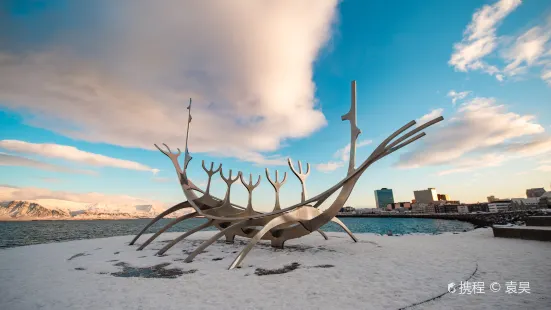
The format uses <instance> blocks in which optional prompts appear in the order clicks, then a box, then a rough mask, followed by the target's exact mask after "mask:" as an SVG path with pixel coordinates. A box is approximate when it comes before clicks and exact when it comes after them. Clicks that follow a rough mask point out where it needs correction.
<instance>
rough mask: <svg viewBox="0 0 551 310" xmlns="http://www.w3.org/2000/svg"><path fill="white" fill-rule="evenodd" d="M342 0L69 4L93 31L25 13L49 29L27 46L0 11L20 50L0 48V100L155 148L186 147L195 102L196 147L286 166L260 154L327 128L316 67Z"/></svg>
mask: <svg viewBox="0 0 551 310" xmlns="http://www.w3.org/2000/svg"><path fill="white" fill-rule="evenodd" d="M338 2H339V1H338V0H325V1H306V2H305V1H275V2H272V1H270V2H266V1H251V2H247V1H245V2H235V1H214V2H213V1H160V2H157V1H143V0H136V1H131V2H125V1H121V2H119V1H93V3H91V4H90V5H87V6H81V5H77V4H76V2H75V4H71V3H68V4H67V7H66V11H69V13H67V12H66V11H64V12H63V14H70V15H71V16H77V17H78V16H82V15H85V16H86V19H85V22H86V23H87V25H88V26H91V27H85V26H82V24H81V23H82V22H84V21H83V20H82V19H79V18H74V19H67V18H65V16H63V15H61V13H58V14H59V15H56V12H51V14H52V15H51V16H52V18H51V19H49V18H48V19H44V18H42V17H43V16H42V15H39V14H37V15H32V14H30V15H28V16H26V17H25V21H24V23H26V24H33V27H36V28H41V27H48V29H52V33H51V34H52V35H51V36H46V37H44V38H43V40H40V45H37V46H34V45H33V46H30V47H29V46H19V45H18V44H20V43H21V42H26V43H29V42H34V41H33V40H31V39H32V38H30V37H28V36H29V35H30V34H29V33H28V32H26V31H21V32H18V30H19V29H26V26H25V25H26V24H21V23H23V21H22V20H20V19H15V18H13V19H11V18H10V17H9V16H7V17H6V16H3V18H5V20H3V22H4V23H3V25H5V26H6V27H7V28H6V29H10V31H11V33H10V36H9V37H13V38H18V40H17V41H14V42H9V43H10V44H6V45H5V46H10V50H18V53H17V54H14V53H10V52H9V51H8V50H4V51H3V54H2V50H0V103H1V104H2V105H5V106H7V107H8V108H11V109H14V110H17V111H20V110H25V111H28V112H29V113H25V115H24V117H25V118H26V122H27V123H28V124H30V125H33V126H38V127H41V128H46V129H49V130H52V131H54V132H56V133H59V134H62V135H65V136H69V137H72V138H74V139H80V140H85V141H90V142H102V143H109V144H113V145H119V146H125V147H138V148H144V149H152V150H153V149H154V148H153V146H152V144H153V143H155V142H157V143H162V142H165V143H167V144H169V145H171V146H174V147H177V146H180V147H181V146H183V144H184V140H185V131H186V128H185V125H186V120H187V110H186V109H185V107H186V105H187V103H186V101H187V98H190V97H191V98H193V109H192V113H193V121H192V123H191V132H190V144H189V145H190V151H191V152H208V153H210V154H213V155H216V156H225V157H235V158H238V159H240V160H243V161H249V162H255V163H261V164H281V163H284V161H283V160H281V159H274V158H266V156H265V154H267V153H268V154H269V153H271V152H274V151H276V150H277V149H278V148H279V147H280V146H281V143H282V141H284V140H285V139H289V138H292V139H295V138H302V137H307V136H309V135H310V134H312V133H313V132H315V131H316V130H318V129H319V128H321V127H323V126H325V125H326V119H325V117H324V115H323V113H322V112H321V110H320V109H319V107H318V106H317V105H316V99H315V84H314V83H313V80H312V76H313V74H312V72H313V63H314V61H315V59H316V58H317V56H318V53H319V52H320V50H321V49H322V47H323V46H324V45H325V44H326V42H327V41H328V40H329V39H330V37H331V34H332V28H333V25H334V22H335V19H336V13H337V10H336V9H337V5H338ZM90 7H93V9H90ZM104 12H108V14H107V15H103V14H105V13H104ZM212 12H224V14H212ZM244 16H246V18H243V17H244ZM46 23H47V24H46ZM73 23H74V24H73ZM88 23H90V24H88ZM57 29H59V32H56V30H57ZM66 29H71V31H70V32H67V31H66ZM48 38H55V40H50V41H49V40H48ZM190 42H193V44H189V43H190ZM297 42H300V44H297ZM26 43H25V44H26ZM61 46H62V47H63V48H61ZM282 46H292V48H283V49H282V48H281V47H282ZM25 48H27V49H25ZM19 50H22V52H19ZM29 115H30V116H29Z"/></svg>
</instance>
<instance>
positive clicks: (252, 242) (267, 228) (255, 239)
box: [228, 216, 289, 269]
mask: <svg viewBox="0 0 551 310" xmlns="http://www.w3.org/2000/svg"><path fill="white" fill-rule="evenodd" d="M286 223H289V219H287V218H286V217H285V216H280V217H277V218H275V219H273V220H271V221H270V222H268V223H267V224H266V225H265V226H264V227H263V228H262V229H261V230H260V231H259V232H258V233H256V235H255V236H254V237H253V238H251V240H250V241H249V244H247V246H246V247H245V248H244V249H243V250H242V251H241V253H239V255H237V257H236V258H235V260H234V261H233V263H232V264H231V265H230V267H229V268H228V269H233V268H235V267H239V266H240V265H241V262H242V261H243V259H244V258H245V256H246V255H247V254H248V253H249V251H250V250H251V249H252V248H253V247H254V246H255V245H256V244H257V243H258V241H259V240H260V239H261V238H262V237H263V236H264V235H265V234H266V233H268V232H270V230H271V229H273V228H276V227H277V226H279V225H282V224H286Z"/></svg>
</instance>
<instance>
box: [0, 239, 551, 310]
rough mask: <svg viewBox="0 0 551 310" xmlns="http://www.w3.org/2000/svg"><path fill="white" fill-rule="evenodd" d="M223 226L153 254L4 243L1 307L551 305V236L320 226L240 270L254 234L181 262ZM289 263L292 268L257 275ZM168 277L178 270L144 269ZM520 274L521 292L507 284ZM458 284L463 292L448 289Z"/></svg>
mask: <svg viewBox="0 0 551 310" xmlns="http://www.w3.org/2000/svg"><path fill="white" fill-rule="evenodd" d="M212 234H213V232H201V233H198V234H196V235H194V237H193V238H191V239H190V240H188V241H185V242H182V243H181V244H179V245H178V246H176V247H174V248H172V249H171V250H170V251H168V252H167V254H168V255H167V256H164V257H156V256H154V255H153V254H154V253H155V250H158V249H159V248H161V247H162V246H163V245H164V244H166V240H170V239H173V238H174V237H175V236H177V235H179V233H170V234H166V235H165V236H164V238H160V240H159V241H156V242H154V243H153V244H151V245H150V246H149V247H148V248H146V249H145V250H144V251H135V249H136V248H137V247H138V246H139V242H138V244H136V245H135V246H128V242H129V241H130V240H131V238H132V237H131V236H125V237H113V238H105V239H92V240H81V241H71V242H64V243H55V244H43V245H33V246H26V247H18V248H12V249H7V250H1V251H0V279H1V280H0V309H10V310H17V309H25V310H27V309H39V308H40V309H163V310H166V309H340V310H343V309H399V308H404V307H409V308H408V309H551V294H550V292H551V243H549V242H540V241H529V240H517V239H502V238H494V237H493V235H492V231H491V229H477V230H474V231H470V232H467V233H461V234H452V233H446V234H442V235H406V236H400V237H389V236H378V235H373V234H357V236H358V237H359V239H360V242H358V243H353V242H352V241H351V240H350V239H349V238H348V237H347V236H346V235H344V234H342V233H328V235H329V237H330V239H329V240H327V241H325V240H323V238H321V237H320V236H319V235H318V234H312V235H310V236H307V237H305V238H302V239H299V240H294V241H291V242H288V244H286V245H287V248H286V249H284V250H274V249H272V248H270V247H269V246H267V244H260V245H257V247H256V248H255V249H253V251H251V252H250V253H249V255H248V256H247V257H246V259H245V261H244V264H243V268H241V269H234V270H227V267H228V266H229V264H230V263H231V262H232V260H233V259H234V258H235V257H236V255H237V254H238V251H240V250H241V249H242V248H243V247H244V245H243V242H242V241H236V242H235V244H225V243H222V242H220V243H216V244H214V245H212V246H211V247H209V248H207V252H205V253H203V254H201V255H199V256H198V257H197V258H196V259H195V261H194V262H192V263H189V264H186V263H184V262H183V261H182V259H183V258H185V257H186V254H185V252H186V251H189V250H191V249H193V248H194V247H196V246H198V243H199V240H205V239H206V238H208V237H209V236H211V235H212ZM146 238H147V236H143V237H142V238H141V239H140V241H143V240H146ZM163 241H165V242H163ZM163 263H164V265H160V266H158V267H157V268H156V269H155V270H153V269H145V270H141V271H140V270H136V269H133V268H138V267H139V268H144V267H151V266H156V265H159V264H163ZM293 263H298V264H299V265H297V264H295V265H293ZM167 264H170V265H167ZM284 266H293V267H290V268H289V267H288V268H287V269H288V272H287V273H283V274H271V275H258V274H262V270H260V269H265V270H270V269H278V268H282V267H284ZM294 267H298V268H296V269H294V270H290V269H293V268H294ZM194 270H195V271H194ZM182 273H183V274H182ZM257 273H258V274H257ZM473 273H474V275H473ZM163 274H164V276H172V277H173V278H155V277H153V278H151V277H150V278H146V277H143V276H148V275H149V276H158V275H161V276H162V275H163ZM121 275H122V276H125V275H126V276H128V275H142V277H120V276H121ZM467 279H468V280H469V283H471V284H472V283H473V282H477V283H480V282H484V287H483V291H484V294H482V293H480V291H481V290H480V289H477V292H476V293H477V294H473V291H472V290H469V291H468V292H466V291H465V290H464V289H462V288H461V287H459V284H460V282H461V281H465V280H467ZM510 281H514V282H516V284H517V285H516V286H515V287H516V289H517V293H510V294H508V293H506V290H507V288H506V287H507V282H510ZM451 282H453V283H456V284H457V286H456V287H455V289H456V291H455V293H447V292H448V284H449V283H451ZM492 282H497V283H499V285H500V286H501V288H500V291H499V292H492V291H491V290H490V284H491V283H492ZM519 282H528V283H529V292H530V293H529V294H528V293H518V292H519V291H520V287H519ZM509 284H510V283H509ZM496 287H497V285H495V284H494V286H493V288H496ZM510 291H511V289H510ZM461 293H463V294H461ZM467 293H470V294H467ZM442 294H444V295H442ZM439 295H442V296H441V297H440V298H437V299H435V300H433V301H429V302H425V303H422V302H424V301H426V300H429V299H432V298H434V297H436V296H439ZM418 303H421V304H419V305H417V306H412V305H415V304H418Z"/></svg>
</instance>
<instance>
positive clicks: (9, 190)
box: [0, 185, 166, 206]
mask: <svg viewBox="0 0 551 310" xmlns="http://www.w3.org/2000/svg"><path fill="white" fill-rule="evenodd" d="M39 199H58V200H64V201H69V202H75V203H86V204H93V203H102V204H111V205H141V204H152V205H154V206H165V205H166V204H165V203H163V202H159V201H155V200H149V199H142V198H138V197H132V196H128V195H106V194H101V193H93V192H91V193H72V192H65V191H52V190H49V189H45V188H35V187H13V186H1V185H0V201H12V200H39Z"/></svg>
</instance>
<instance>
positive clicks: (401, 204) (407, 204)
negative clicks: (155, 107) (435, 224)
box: [386, 202, 411, 211]
mask: <svg viewBox="0 0 551 310" xmlns="http://www.w3.org/2000/svg"><path fill="white" fill-rule="evenodd" d="M399 208H404V209H406V210H411V203H410V202H394V203H389V204H387V205H386V209H387V210H388V211H390V210H395V209H399Z"/></svg>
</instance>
